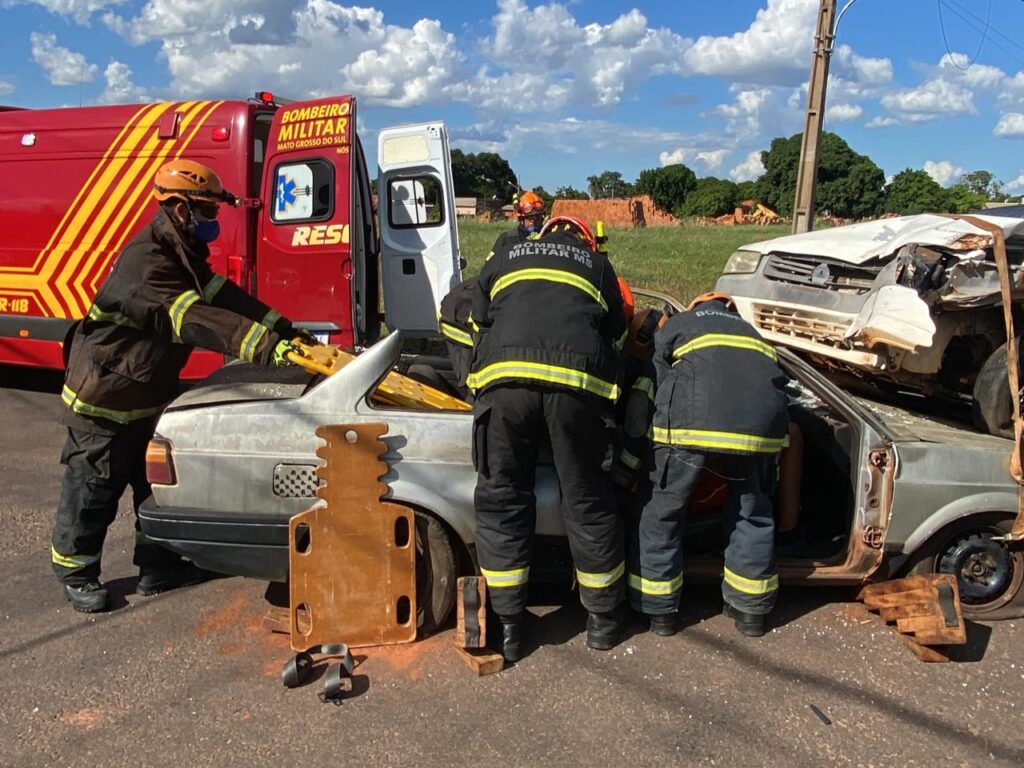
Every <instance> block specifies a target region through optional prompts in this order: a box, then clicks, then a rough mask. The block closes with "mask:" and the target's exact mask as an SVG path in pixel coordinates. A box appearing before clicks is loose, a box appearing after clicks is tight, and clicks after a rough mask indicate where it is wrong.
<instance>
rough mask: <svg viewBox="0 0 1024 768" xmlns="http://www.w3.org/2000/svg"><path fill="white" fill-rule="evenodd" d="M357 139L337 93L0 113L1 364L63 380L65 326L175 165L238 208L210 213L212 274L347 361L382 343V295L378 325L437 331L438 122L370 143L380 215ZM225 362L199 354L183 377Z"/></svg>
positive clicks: (452, 226)
mask: <svg viewBox="0 0 1024 768" xmlns="http://www.w3.org/2000/svg"><path fill="white" fill-rule="evenodd" d="M356 125H357V121H356V101H355V99H354V98H353V97H351V96H345V95H340V96H325V97H323V98H318V99H310V100H307V101H301V102H291V103H289V104H288V106H287V107H282V106H281V105H280V104H279V103H277V101H276V100H275V99H274V97H273V95H272V94H270V93H266V92H261V93H259V94H257V97H256V98H254V99H249V100H246V101H242V100H228V101H212V100H210V101H206V100H204V101H174V102H160V103H155V104H135V105H114V106H103V107H78V108H68V109H44V110H34V109H18V108H13V107H4V106H0V364H13V365H31V366H40V367H50V368H59V367H61V366H62V354H61V353H62V342H63V341H64V339H65V338H66V336H67V333H68V331H69V329H70V328H71V325H72V323H73V322H75V321H76V320H78V319H80V318H83V317H84V316H86V315H87V313H88V311H89V307H90V305H91V304H92V300H93V297H94V296H95V294H96V291H97V290H98V289H99V287H100V285H101V284H102V283H103V280H104V279H105V278H106V276H107V275H108V274H109V273H110V268H111V265H112V264H113V262H114V259H116V258H117V255H118V253H120V251H121V250H122V248H123V247H124V245H125V243H127V242H128V240H129V239H130V238H132V237H133V236H134V235H135V234H136V233H137V232H138V231H139V229H140V228H141V227H143V226H145V225H146V224H147V223H148V222H149V220H150V217H151V216H152V215H153V213H154V211H155V210H156V200H155V198H154V196H153V192H152V181H153V176H154V174H155V172H156V170H157V169H158V168H159V167H160V166H161V165H162V164H163V163H165V162H167V161H169V160H172V159H175V158H179V157H186V158H189V159H193V160H197V161H199V162H202V163H204V164H206V165H209V166H211V167H212V168H214V169H216V170H217V173H218V175H219V176H220V177H221V179H222V181H223V182H224V186H225V187H226V188H227V189H229V190H231V191H232V192H233V193H235V194H236V195H238V196H239V197H241V198H242V199H243V201H244V204H243V205H242V206H241V207H239V208H231V207H222V210H221V214H220V217H219V218H220V224H221V226H220V230H221V234H220V237H219V238H218V239H217V240H216V241H215V242H214V243H212V244H211V247H210V266H211V268H212V269H213V270H214V271H215V272H217V273H218V274H220V275H222V276H223V277H225V278H226V279H228V280H231V281H233V282H235V283H237V284H238V285H240V286H241V287H242V288H243V289H245V290H247V291H251V292H253V293H254V294H256V295H257V296H259V298H260V299H262V300H263V301H264V302H265V303H267V304H270V305H271V306H273V307H275V308H276V309H277V310H279V311H280V312H282V313H283V314H285V315H286V316H287V317H289V318H290V319H291V320H292V321H294V322H296V323H298V324H299V325H301V326H302V327H305V328H307V329H308V330H310V331H311V332H314V333H317V334H318V335H320V336H321V338H324V339H326V340H329V341H331V342H332V343H335V344H339V345H342V346H345V347H352V346H355V345H365V344H369V343H372V342H373V341H375V340H376V339H377V338H378V337H379V335H380V333H381V330H382V328H381V321H382V320H383V319H384V318H383V312H382V306H381V298H382V297H383V299H384V301H385V302H388V303H390V305H391V307H392V314H391V315H389V316H388V319H387V322H388V325H389V326H390V327H392V328H400V329H402V330H405V331H407V332H410V333H416V334H418V335H431V334H434V333H436V330H437V328H436V318H437V304H438V303H439V302H440V299H441V297H443V296H444V295H445V294H446V293H447V292H448V290H449V289H450V288H451V286H452V285H453V284H454V283H455V282H457V281H458V279H459V255H458V231H457V227H456V223H455V208H454V199H453V197H452V194H451V191H452V182H451V168H450V163H449V152H448V138H447V132H446V131H445V128H444V125H443V124H440V123H425V124H420V125H411V126H401V127H400V128H387V129H384V130H383V131H381V132H380V136H379V141H380V146H379V151H380V154H381V156H383V157H384V159H385V161H384V162H383V163H382V164H381V167H380V173H381V174H382V175H381V179H382V183H383V184H385V185H386V186H385V192H383V193H382V194H385V195H386V198H385V199H386V201H387V203H386V205H387V208H386V209H385V210H384V211H382V213H386V215H382V216H381V217H378V216H377V215H376V213H377V212H376V211H375V208H374V206H375V204H376V200H375V199H374V196H373V194H372V190H371V185H370V179H369V174H368V172H367V167H366V156H365V154H364V153H363V149H362V145H361V143H360V140H359V137H358V136H357V135H356V131H355V127H356ZM428 211H429V212H430V215H429V216H428V215H427V214H428ZM389 297H390V298H389ZM223 362H224V358H223V357H222V356H220V355H214V354H213V353H209V352H198V351H197V352H196V353H194V354H193V357H192V362H191V363H190V365H189V367H188V368H186V370H185V375H186V376H189V377H195V376H201V375H204V374H205V373H208V372H210V371H212V370H213V369H214V368H216V367H217V366H219V365H221V364H223ZM98 364H100V363H98Z"/></svg>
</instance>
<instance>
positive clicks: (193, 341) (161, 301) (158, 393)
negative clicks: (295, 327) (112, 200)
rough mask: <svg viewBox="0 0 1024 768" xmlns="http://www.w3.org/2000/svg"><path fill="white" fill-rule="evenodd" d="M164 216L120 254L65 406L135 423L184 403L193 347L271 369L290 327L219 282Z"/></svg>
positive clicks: (78, 336)
mask: <svg viewBox="0 0 1024 768" xmlns="http://www.w3.org/2000/svg"><path fill="white" fill-rule="evenodd" d="M208 257H209V249H208V248H207V247H206V246H205V245H202V244H198V243H197V244H194V245H193V244H188V243H186V242H185V241H184V240H183V239H182V237H181V235H180V234H179V232H178V231H177V229H176V228H175V227H174V225H173V223H172V222H171V220H170V217H169V216H168V214H167V213H166V212H165V211H163V210H160V211H158V212H157V214H156V216H155V217H154V219H153V221H152V222H151V223H150V224H149V225H148V226H146V227H145V228H144V229H143V230H142V231H141V232H140V233H139V234H138V235H136V236H135V238H134V239H132V241H131V242H130V243H128V245H127V246H125V249H124V250H123V251H122V252H121V254H120V255H119V256H118V258H117V260H116V261H115V262H114V266H113V267H112V269H111V271H110V275H109V276H108V277H107V279H106V280H105V281H104V283H103V285H102V286H100V289H99V291H97V292H96V296H95V298H94V299H93V303H92V306H91V307H90V308H89V313H88V315H87V316H86V317H85V318H83V320H82V322H81V323H80V324H79V325H78V328H77V329H76V331H75V334H74V337H73V340H72V344H71V352H70V355H69V357H68V361H67V371H66V373H65V376H64V389H63V392H62V399H63V400H64V403H65V404H66V405H67V406H68V408H70V409H71V410H72V411H73V412H74V413H76V414H78V415H80V416H86V417H89V418H99V419H107V420H110V421H113V422H117V423H119V424H127V423H129V422H131V421H135V420H137V419H142V418H146V417H148V416H151V415H153V414H155V413H158V412H159V411H160V410H162V409H163V407H164V406H165V405H166V404H167V403H168V402H169V401H170V400H171V399H172V398H173V397H174V396H175V394H176V393H177V387H178V375H179V373H180V372H181V369H182V368H183V367H184V365H185V363H186V361H187V360H188V356H189V353H190V352H191V351H192V349H193V348H194V347H202V348H204V349H209V350H212V351H214V352H221V353H223V354H225V355H230V356H232V357H237V358H239V359H241V360H246V361H249V362H255V363H260V364H266V363H268V362H269V361H270V358H271V356H272V354H273V350H274V347H275V346H276V345H277V343H278V342H279V341H280V340H281V338H282V337H288V338H290V336H291V331H292V328H291V323H290V322H289V321H288V320H286V319H285V318H283V317H281V315H279V314H278V313H277V312H275V311H273V310H272V309H270V308H269V307H267V306H266V305H264V304H262V303H261V302H259V301H257V300H256V299H255V298H253V297H252V296H250V295H249V294H247V293H245V292H244V291H243V290H242V289H241V288H239V287H238V286H237V285H235V284H234V283H232V282H231V281H229V280H228V279H227V278H225V277H222V276H221V275H217V274H215V273H214V272H213V271H212V270H211V269H210V266H209V264H207V261H206V260H207V258H208Z"/></svg>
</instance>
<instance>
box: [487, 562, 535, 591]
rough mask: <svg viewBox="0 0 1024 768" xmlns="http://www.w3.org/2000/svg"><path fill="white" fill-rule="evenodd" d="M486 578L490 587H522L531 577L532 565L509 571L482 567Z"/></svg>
mask: <svg viewBox="0 0 1024 768" xmlns="http://www.w3.org/2000/svg"><path fill="white" fill-rule="evenodd" d="M480 572H481V573H483V575H484V578H485V579H486V580H487V588H488V589H501V588H502V587H521V586H523V585H524V584H525V583H526V582H527V581H529V579H530V567H529V566H527V567H525V568H513V569H512V570H508V571H489V570H487V569H486V568H481V569H480Z"/></svg>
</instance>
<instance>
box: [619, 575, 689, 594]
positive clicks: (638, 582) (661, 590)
mask: <svg viewBox="0 0 1024 768" xmlns="http://www.w3.org/2000/svg"><path fill="white" fill-rule="evenodd" d="M628 583H629V588H630V589H635V590H636V591H637V592H641V593H643V594H645V595H659V596H662V595H674V594H675V593H676V592H678V591H679V590H680V589H682V587H683V574H681V573H680V574H679V575H678V576H676V577H674V578H671V579H667V580H665V581H656V580H655V579H645V578H643V577H642V576H638V575H637V574H635V573H631V574H629V581H628Z"/></svg>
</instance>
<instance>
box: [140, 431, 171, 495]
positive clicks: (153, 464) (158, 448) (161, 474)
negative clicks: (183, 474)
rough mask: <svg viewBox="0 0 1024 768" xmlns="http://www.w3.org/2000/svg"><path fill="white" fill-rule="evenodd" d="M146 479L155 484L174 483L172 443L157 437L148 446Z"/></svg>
mask: <svg viewBox="0 0 1024 768" xmlns="http://www.w3.org/2000/svg"><path fill="white" fill-rule="evenodd" d="M146 479H147V480H148V481H149V482H150V483H152V484H154V485H174V483H175V478H174V459H173V458H172V457H171V444H170V443H169V442H168V441H167V440H164V439H163V438H160V437H155V438H153V439H152V440H150V441H149V445H148V446H146Z"/></svg>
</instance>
